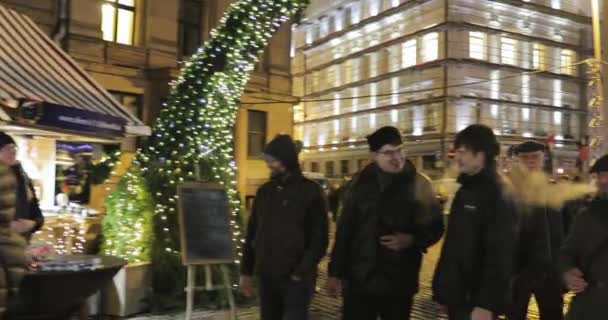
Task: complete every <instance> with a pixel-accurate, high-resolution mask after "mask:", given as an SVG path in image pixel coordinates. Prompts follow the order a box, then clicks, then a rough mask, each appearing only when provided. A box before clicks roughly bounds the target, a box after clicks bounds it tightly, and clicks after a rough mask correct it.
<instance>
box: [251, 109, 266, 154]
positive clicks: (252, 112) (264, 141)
mask: <svg viewBox="0 0 608 320" xmlns="http://www.w3.org/2000/svg"><path fill="white" fill-rule="evenodd" d="M252 114H260V115H263V118H264V131H263V132H258V131H252V130H251V115H252ZM252 134H254V135H261V138H262V150H261V151H262V152H263V149H264V145H265V144H266V139H267V138H268V112H266V111H261V110H247V158H248V159H260V158H261V157H262V152H260V154H258V155H254V154H253V153H252V150H251V149H252V148H251V141H252V139H251V135H252Z"/></svg>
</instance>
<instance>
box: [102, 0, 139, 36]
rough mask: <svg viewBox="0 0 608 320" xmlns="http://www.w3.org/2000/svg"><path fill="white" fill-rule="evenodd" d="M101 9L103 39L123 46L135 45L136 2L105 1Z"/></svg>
mask: <svg viewBox="0 0 608 320" xmlns="http://www.w3.org/2000/svg"><path fill="white" fill-rule="evenodd" d="M104 2H105V3H104V4H103V5H102V7H101V14H102V16H101V30H102V32H103V39H104V40H106V41H112V42H118V43H121V44H126V45H131V44H133V26H134V22H135V8H134V5H135V2H134V1H133V0H118V3H116V0H112V1H109V0H105V1H104Z"/></svg>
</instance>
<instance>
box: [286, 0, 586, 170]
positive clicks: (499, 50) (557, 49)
mask: <svg viewBox="0 0 608 320" xmlns="http://www.w3.org/2000/svg"><path fill="white" fill-rule="evenodd" d="M588 6H589V3H588V1H573V0H549V1H543V0H529V1H517V0H492V1H490V0H483V1H482V0H418V1H408V0H357V1H339V0H332V1H329V0H316V1H315V0H313V1H312V3H311V6H310V7H309V8H308V10H307V11H306V13H305V16H304V19H303V20H302V21H301V23H300V24H299V25H297V26H294V28H293V35H292V53H291V54H292V75H293V93H294V95H295V96H298V97H300V98H301V99H302V102H301V103H300V104H299V105H298V106H297V107H296V109H295V110H294V132H295V136H296V138H297V139H300V140H302V142H303V145H304V153H303V165H304V169H305V171H314V172H321V173H324V174H325V175H326V176H328V177H340V176H346V175H350V174H352V173H354V172H356V171H358V170H359V169H361V167H362V166H363V165H364V164H365V163H366V162H367V154H368V153H367V149H366V142H365V136H366V135H367V134H369V133H371V132H372V131H374V130H375V129H377V128H380V127H382V126H385V125H392V126H396V127H397V128H399V129H400V130H401V132H402V133H403V137H404V140H405V141H407V143H406V150H407V153H408V156H409V157H410V158H411V159H412V160H413V161H414V162H415V163H416V164H417V166H418V167H419V168H422V169H423V170H425V171H426V172H428V173H431V174H437V175H439V174H440V172H441V164H442V160H443V159H445V155H446V154H447V152H448V150H449V149H450V147H451V143H452V140H453V137H454V135H455V133H457V132H458V131H459V130H461V129H463V128H465V127H466V126H468V125H470V124H473V123H483V124H486V125H489V126H491V127H492V128H494V130H495V132H496V133H497V134H498V135H500V137H501V141H502V142H503V144H504V147H505V148H507V147H508V146H509V145H512V144H515V143H518V142H521V141H522V140H524V139H538V140H541V141H542V140H543V139H545V138H546V137H547V136H550V135H555V137H556V142H557V143H556V148H555V156H556V162H557V166H556V168H560V167H570V166H572V165H573V163H574V160H575V158H576V146H575V142H576V141H578V139H580V138H581V136H583V135H584V133H585V126H586V125H585V123H586V104H587V100H588V98H587V97H588V92H587V90H588V89H587V86H586V83H585V81H584V79H585V77H586V74H585V69H584V66H581V65H575V63H577V62H578V61H581V60H583V59H585V58H587V57H588V56H589V55H590V54H589V53H590V48H591V27H590V26H591V19H590V17H589V15H590V9H589V7H588Z"/></svg>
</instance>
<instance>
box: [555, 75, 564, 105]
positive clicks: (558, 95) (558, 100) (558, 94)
mask: <svg viewBox="0 0 608 320" xmlns="http://www.w3.org/2000/svg"><path fill="white" fill-rule="evenodd" d="M563 96H564V93H563V92H562V80H560V79H555V80H553V105H554V106H557V107H561V106H562V99H563Z"/></svg>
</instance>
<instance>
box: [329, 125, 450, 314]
mask: <svg viewBox="0 0 608 320" xmlns="http://www.w3.org/2000/svg"><path fill="white" fill-rule="evenodd" d="M367 139H368V143H369V148H370V151H371V156H372V158H373V159H374V163H372V164H371V165H369V166H367V167H366V168H365V169H364V170H363V171H362V172H361V173H360V174H359V175H358V176H356V177H354V179H353V180H352V183H351V186H350V190H348V192H347V195H346V196H345V202H344V206H343V209H342V211H341V214H340V219H339V222H338V227H337V232H336V241H335V244H334V248H333V251H332V254H331V261H330V265H329V276H330V279H329V280H328V289H329V291H330V293H331V294H333V295H336V294H337V293H338V291H340V290H342V294H343V298H344V305H343V319H344V320H376V319H378V317H380V319H383V320H405V319H409V318H410V310H411V307H412V302H413V296H414V294H415V293H416V292H417V289H418V273H419V271H420V265H421V260H422V255H423V253H424V252H426V249H427V248H428V247H429V246H431V245H432V244H434V243H436V242H437V241H438V240H439V239H440V238H441V235H442V233H443V220H442V217H441V212H440V210H439V205H438V203H437V199H436V198H435V195H434V192H433V190H432V187H431V184H430V182H429V181H428V179H427V178H426V177H424V176H422V175H421V174H420V173H417V172H416V169H415V168H414V167H413V165H411V163H408V162H406V161H405V158H404V157H403V154H402V150H401V145H402V141H401V134H400V132H399V130H398V129H396V128H394V127H383V128H381V129H379V130H378V131H376V132H375V133H373V134H372V135H370V136H368V138H367Z"/></svg>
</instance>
